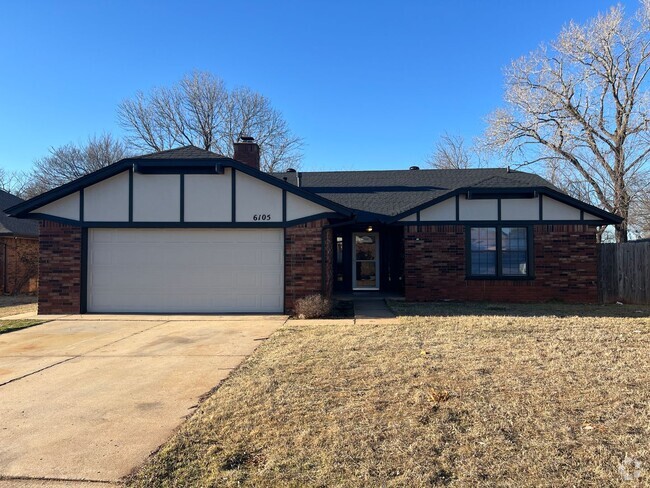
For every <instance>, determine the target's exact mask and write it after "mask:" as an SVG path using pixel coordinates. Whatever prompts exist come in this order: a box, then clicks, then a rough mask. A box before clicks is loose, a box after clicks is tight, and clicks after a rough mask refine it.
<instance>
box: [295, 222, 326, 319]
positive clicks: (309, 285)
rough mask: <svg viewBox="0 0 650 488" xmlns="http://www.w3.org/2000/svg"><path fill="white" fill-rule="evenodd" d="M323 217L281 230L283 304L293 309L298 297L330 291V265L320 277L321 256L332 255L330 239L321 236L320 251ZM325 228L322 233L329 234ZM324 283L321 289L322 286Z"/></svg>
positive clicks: (321, 269)
mask: <svg viewBox="0 0 650 488" xmlns="http://www.w3.org/2000/svg"><path fill="white" fill-rule="evenodd" d="M326 224H327V220H318V221H314V222H308V223H306V224H302V225H297V226H294V227H289V228H288V229H286V231H285V239H284V242H285V252H284V307H285V310H286V311H290V310H292V309H293V304H294V303H295V301H296V300H297V299H299V298H302V297H305V296H307V295H313V294H320V293H323V294H325V295H329V294H331V291H332V290H331V286H332V276H331V274H332V266H331V263H330V265H328V266H327V269H326V274H325V276H323V255H324V256H325V259H326V262H330V260H331V256H332V255H333V254H332V250H331V249H328V248H331V246H332V243H331V240H332V239H331V238H330V239H327V238H325V243H326V244H325V245H326V248H325V249H324V250H323V226H324V225H326ZM328 232H329V230H325V234H326V236H327V235H330V236H331V233H329V234H328ZM324 285H325V289H323V286H324Z"/></svg>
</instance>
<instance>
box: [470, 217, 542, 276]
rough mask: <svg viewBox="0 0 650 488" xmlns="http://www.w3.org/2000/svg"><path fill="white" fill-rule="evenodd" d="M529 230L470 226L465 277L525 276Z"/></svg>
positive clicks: (527, 273) (528, 267) (528, 270)
mask: <svg viewBox="0 0 650 488" xmlns="http://www.w3.org/2000/svg"><path fill="white" fill-rule="evenodd" d="M529 232H530V231H529V228H528V227H472V228H471V229H470V232H469V239H470V244H469V256H468V258H469V270H468V276H470V277H476V278H480V277H486V278H504V279H511V278H526V277H529V276H530V264H529V244H530V239H529Z"/></svg>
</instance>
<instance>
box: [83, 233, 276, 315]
mask: <svg viewBox="0 0 650 488" xmlns="http://www.w3.org/2000/svg"><path fill="white" fill-rule="evenodd" d="M87 252H88V263H87V308H88V311H89V312H155V313H192V312H194V313H209V312H214V311H219V312H282V310H283V288H284V283H283V281H284V280H283V276H284V270H283V267H284V266H283V257H284V244H283V231H282V229H128V228H126V229H124V228H122V229H112V228H108V229H102V228H98V229H89V230H88V251H87Z"/></svg>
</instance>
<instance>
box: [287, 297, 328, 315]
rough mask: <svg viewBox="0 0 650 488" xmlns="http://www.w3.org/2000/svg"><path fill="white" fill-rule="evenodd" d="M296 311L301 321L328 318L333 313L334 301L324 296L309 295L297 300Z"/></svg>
mask: <svg viewBox="0 0 650 488" xmlns="http://www.w3.org/2000/svg"><path fill="white" fill-rule="evenodd" d="M294 311H295V312H296V315H297V316H298V318H300V319H318V318H322V317H326V316H328V315H329V314H330V312H331V311H332V300H330V299H329V298H325V297H324V296H322V295H309V296H307V297H304V298H300V299H298V300H296V304H295V306H294Z"/></svg>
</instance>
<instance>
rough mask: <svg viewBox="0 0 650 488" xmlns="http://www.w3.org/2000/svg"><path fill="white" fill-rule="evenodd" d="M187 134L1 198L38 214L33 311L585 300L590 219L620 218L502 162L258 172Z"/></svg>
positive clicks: (243, 156) (249, 156)
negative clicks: (303, 302) (169, 145)
mask: <svg viewBox="0 0 650 488" xmlns="http://www.w3.org/2000/svg"><path fill="white" fill-rule="evenodd" d="M235 159H236V160H234V159H230V158H226V157H223V156H220V155H217V154H214V153H211V152H208V151H203V150H201V149H198V148H195V147H192V146H188V147H183V148H179V149H175V150H170V151H164V152H160V153H155V154H150V155H147V156H142V157H138V158H129V159H125V160H122V161H119V162H117V163H115V164H113V165H111V166H108V167H106V168H104V169H101V170H99V171H96V172H94V173H92V174H90V175H88V176H84V177H82V178H80V179H78V180H76V181H74V182H72V183H68V184H66V185H63V186H61V187H60V188H57V189H55V190H52V191H50V192H47V193H45V194H43V195H40V196H38V197H36V198H33V199H31V200H29V201H27V202H25V203H21V204H18V205H15V206H13V207H12V208H10V209H8V210H7V212H8V213H10V214H11V215H13V216H15V217H18V218H27V219H38V220H40V221H41V266H40V294H39V307H40V308H39V310H40V312H41V313H78V312H85V311H88V312H154V313H156V312H158V313H163V312H164V313H173V312H186V313H192V312H196V313H199V312H203V313H205V312H215V313H218V312H282V311H288V310H290V309H291V308H292V306H293V304H294V302H295V300H296V299H298V298H300V297H303V296H306V295H310V294H314V293H323V294H330V293H332V292H340V293H348V292H352V291H380V292H383V291H385V292H392V293H399V294H403V295H404V296H405V298H406V299H407V300H449V299H451V300H506V301H519V302H527V301H530V302H533V301H546V300H563V301H573V302H595V301H597V291H596V275H597V269H596V266H597V247H596V238H595V226H597V225H602V224H611V223H616V222H620V220H621V219H620V218H619V217H617V216H616V215H612V214H610V213H608V212H604V211H602V210H600V209H598V208H595V207H593V206H591V205H588V204H586V203H583V202H581V201H578V200H576V199H574V198H571V197H569V196H567V195H565V194H564V193H561V192H560V191H558V190H557V189H555V188H554V187H553V186H552V185H551V184H549V183H548V182H547V181H546V180H544V179H542V178H540V177H539V176H536V175H533V174H528V173H522V172H518V171H508V170H506V169H471V170H418V169H411V170H400V171H351V172H343V171H342V172H318V173H307V172H302V173H301V172H295V171H288V172H286V173H281V174H273V175H270V174H266V173H262V172H260V171H259V147H258V146H257V144H255V143H254V142H253V141H251V140H248V139H247V140H245V141H244V142H240V143H237V144H236V147H235Z"/></svg>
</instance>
